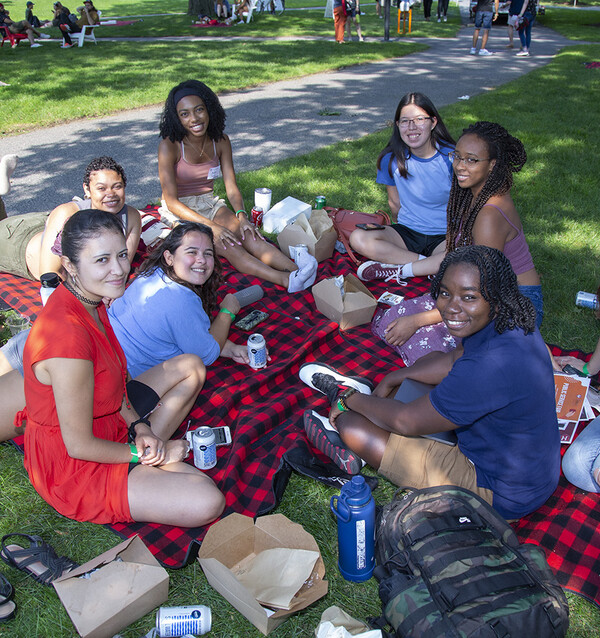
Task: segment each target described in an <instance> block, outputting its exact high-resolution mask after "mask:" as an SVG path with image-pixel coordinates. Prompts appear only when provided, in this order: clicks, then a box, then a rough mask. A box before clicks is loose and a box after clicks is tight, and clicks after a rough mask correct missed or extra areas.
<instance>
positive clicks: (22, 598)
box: [0, 45, 600, 638]
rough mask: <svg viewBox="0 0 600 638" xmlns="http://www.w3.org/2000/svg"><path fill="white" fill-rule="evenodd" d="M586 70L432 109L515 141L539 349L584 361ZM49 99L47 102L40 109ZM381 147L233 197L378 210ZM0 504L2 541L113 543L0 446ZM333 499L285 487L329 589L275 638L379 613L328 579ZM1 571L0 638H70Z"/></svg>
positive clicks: (578, 636)
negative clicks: (538, 287)
mask: <svg viewBox="0 0 600 638" xmlns="http://www.w3.org/2000/svg"><path fill="white" fill-rule="evenodd" d="M98 48H100V47H98ZM90 49H91V50H93V49H92V48H90ZM38 51H39V50H38ZM132 59H133V58H132ZM593 59H600V45H592V46H575V47H569V48H568V49H566V50H564V51H563V52H562V53H561V54H559V55H558V56H557V57H556V59H555V60H554V61H552V62H551V63H550V64H549V65H548V66H546V67H544V68H542V69H539V70H537V71H534V72H532V73H530V74H529V75H527V76H525V77H523V78H521V79H519V80H516V81H514V82H511V83H510V84H507V85H505V86H503V87H501V88H499V89H496V90H494V91H490V92H489V93H485V94H483V95H481V96H478V97H476V98H473V99H471V100H469V101H468V102H461V103H458V104H454V105H451V106H448V107H446V108H444V109H442V114H443V117H444V119H445V121H446V123H447V124H448V126H449V128H450V130H451V132H452V133H453V134H454V135H455V136H458V135H459V134H460V131H461V130H462V128H463V127H464V126H466V125H468V124H470V123H472V122H475V121H477V120H479V119H488V120H492V121H498V122H500V123H502V124H503V125H505V126H506V127H507V128H508V129H509V130H510V132H511V133H513V134H514V135H516V136H518V137H520V138H521V139H522V141H523V142H524V144H525V147H526V149H527V153H528V158H529V159H528V162H527V164H526V166H525V169H524V170H523V171H522V173H520V174H518V175H517V176H516V179H515V187H514V191H513V193H514V198H515V202H516V205H517V208H518V210H519V211H520V213H521V216H522V219H523V224H524V227H525V232H526V235H527V238H528V241H529V244H530V246H531V251H532V254H533V258H534V261H535V263H536V267H537V269H538V271H539V272H540V274H541V276H542V283H543V287H544V294H545V301H546V317H545V319H544V326H543V329H542V333H543V335H544V337H545V339H546V340H547V341H549V342H553V343H559V344H561V345H563V346H565V347H577V348H581V349H583V350H586V351H591V350H592V349H593V347H594V346H595V343H596V341H597V339H598V333H599V331H598V322H597V320H596V319H595V318H594V317H593V315H592V313H591V312H590V311H587V310H582V309H578V308H575V306H574V298H575V294H576V292H577V291H578V290H588V291H591V290H595V289H596V287H597V285H598V282H599V281H600V231H599V226H598V217H597V208H598V201H599V200H600V185H599V181H598V178H597V166H596V162H595V161H594V157H595V154H596V152H597V149H598V148H599V146H600V130H599V129H598V127H597V126H596V125H595V121H596V119H597V113H598V106H597V95H598V91H597V85H598V71H597V70H588V69H586V68H585V67H584V66H583V63H584V62H585V61H588V60H593ZM216 77H217V76H215V79H216ZM57 94H58V95H59V93H57ZM163 94H164V91H163ZM541 96H543V97H542V99H540V97H541ZM99 98H100V95H98V98H97V99H99ZM56 99H57V98H56V97H55V96H51V95H48V97H47V100H48V102H51V101H53V100H56ZM161 99H162V95H161ZM4 112H5V111H4ZM388 136H389V131H382V132H380V133H377V134H374V135H370V136H366V137H364V138H362V139H360V140H358V141H354V142H341V143H339V144H336V145H334V146H331V147H328V148H325V149H320V150H319V151H317V152H314V153H311V154H309V155H305V156H302V157H298V158H294V159H289V160H286V161H284V162H280V163H279V164H276V165H274V166H271V167H268V168H265V169H262V170H260V171H257V172H253V173H244V174H241V175H239V183H240V186H241V189H242V191H243V192H244V194H246V195H247V196H249V194H250V193H251V192H252V190H253V188H254V186H255V185H256V184H258V183H260V184H267V185H269V186H270V187H271V188H272V189H273V196H274V199H275V200H277V199H279V198H282V197H283V196H285V195H288V194H293V195H294V196H296V197H299V198H300V199H306V200H311V199H312V198H313V197H314V195H315V194H316V193H324V194H325V195H326V196H327V199H328V201H329V202H331V203H335V204H336V205H338V206H345V207H349V208H355V209H358V210H367V211H372V210H374V209H376V208H380V207H381V208H385V207H386V201H385V193H384V190H383V189H382V187H380V186H377V185H376V184H375V180H374V177H375V159H376V157H377V154H378V153H379V151H380V150H381V148H382V146H383V145H384V144H385V141H386V140H387V137H388ZM290 184H293V185H294V186H293V191H292V192H291V193H290ZM393 492H394V487H393V486H392V485H391V484H389V483H387V482H386V481H384V480H382V481H381V484H380V488H379V489H378V490H377V491H376V492H375V498H376V501H377V502H378V503H380V504H383V503H385V502H386V501H388V500H389V499H390V498H391V497H392V494H393ZM0 493H1V494H2V512H1V515H0V535H2V534H5V533H8V532H12V531H17V530H19V531H30V532H35V533H39V534H41V535H42V536H43V537H44V538H45V539H46V540H48V541H49V542H51V543H52V544H53V545H54V547H55V548H56V549H57V551H58V552H59V554H63V553H64V554H67V555H69V556H71V557H72V558H73V559H75V560H77V561H79V562H84V561H87V560H89V559H91V558H92V557H94V556H95V555H97V554H99V553H101V552H103V551H105V550H106V549H108V548H110V547H112V546H114V545H115V544H117V542H118V539H117V538H116V537H115V536H114V535H113V534H112V533H111V532H109V531H107V530H106V529H105V528H103V527H101V526H97V525H93V524H84V523H76V522H73V521H69V520H67V519H65V518H63V517H61V516H58V515H57V514H56V513H54V511H53V510H52V509H51V508H50V507H49V506H47V505H46V504H45V503H44V502H43V501H42V499H41V498H39V497H38V496H37V494H36V493H35V492H34V490H33V488H32V487H31V486H30V484H29V481H28V479H27V476H26V473H25V471H24V469H23V466H22V456H21V455H20V454H19V453H18V452H17V451H15V450H14V449H13V448H12V446H10V445H8V444H4V445H1V446H0ZM334 493H335V491H334V490H332V489H329V488H326V487H324V486H322V485H320V484H318V483H316V482H314V481H311V480H309V479H305V478H301V477H298V476H294V477H292V480H291V482H290V484H289V486H288V488H287V490H286V492H285V494H284V497H283V501H282V503H281V505H280V506H279V507H278V509H277V511H278V512H281V513H283V514H285V515H287V516H288V517H289V518H291V519H292V520H294V521H297V522H300V523H302V524H303V525H304V526H305V528H306V529H307V530H308V531H309V532H310V533H311V534H313V535H314V537H315V538H316V540H317V542H318V543H319V546H320V548H321V551H322V553H323V558H324V560H325V566H326V570H327V578H328V580H329V581H330V588H329V594H328V595H327V597H326V598H324V599H322V600H320V601H319V602H318V603H316V604H315V605H313V606H312V607H311V608H310V609H308V610H306V611H305V612H303V613H301V614H300V615H296V616H294V617H292V618H291V619H290V620H288V621H286V623H285V624H284V625H282V626H281V627H280V628H279V629H278V630H277V631H276V632H275V633H274V636H275V637H276V638H296V637H298V638H299V637H308V636H310V635H312V631H313V629H314V627H315V626H316V625H317V623H318V619H319V617H320V614H321V613H322V611H323V610H324V609H325V608H326V607H328V606H330V605H333V604H337V605H340V606H341V607H343V608H344V609H346V611H348V612H349V613H351V614H353V615H355V616H356V617H359V618H365V617H366V616H369V615H377V614H378V613H379V610H380V606H379V599H378V595H377V587H376V583H375V582H374V580H371V581H369V582H367V583H364V584H360V585H359V584H351V583H348V582H346V581H344V580H343V579H342V578H341V577H340V576H339V574H338V571H337V567H336V531H335V522H334V521H333V519H332V517H331V515H330V513H329V505H328V503H329V499H330V497H331V496H332V495H333V494H334ZM2 572H3V573H4V574H6V575H7V576H8V577H9V578H10V580H11V581H12V583H13V584H14V585H15V587H16V591H17V598H16V600H17V603H18V604H19V612H18V615H17V618H16V619H15V620H14V621H12V622H11V623H9V624H7V625H5V626H0V635H2V636H11V637H16V638H21V637H22V638H33V637H38V636H44V638H64V637H67V636H74V635H75V634H74V631H73V629H72V626H71V624H70V621H69V619H68V617H67V615H66V612H65V611H64V609H63V608H62V606H61V604H60V603H59V601H58V599H57V597H56V596H55V594H54V591H53V590H52V589H48V588H44V587H42V586H41V585H37V584H36V583H35V582H33V580H32V579H30V578H27V577H26V576H24V575H22V574H20V573H19V572H16V571H15V570H12V569H9V568H8V567H4V566H2ZM170 575H171V589H170V597H169V604H170V605H181V604H194V603H202V604H206V605H209V606H210V607H211V608H212V612H213V618H215V624H214V630H213V634H212V635H215V636H218V637H219V638H229V637H232V638H233V637H237V636H243V637H244V638H258V637H259V636H260V635H261V634H260V633H259V632H258V631H256V630H255V629H254V628H253V627H251V626H250V625H249V623H248V622H247V621H246V620H245V619H244V618H243V617H242V616H241V615H240V614H239V613H238V612H236V611H235V610H234V609H233V608H232V607H231V606H230V605H229V604H228V603H226V602H225V601H224V600H223V599H222V598H221V597H220V596H219V595H218V594H216V593H215V592H214V591H213V590H212V589H211V588H210V586H209V585H208V584H207V581H206V579H205V578H204V576H203V574H202V572H201V570H200V569H199V566H198V565H197V564H194V565H191V566H188V567H186V568H184V569H182V570H177V571H173V570H172V571H170ZM568 597H569V601H570V606H571V629H570V631H569V638H600V611H599V610H598V608H596V607H595V606H594V605H592V604H590V603H588V602H586V601H585V600H583V599H581V598H579V597H577V596H575V595H571V594H569V595H568ZM153 623H154V614H148V615H147V616H146V617H144V618H143V619H141V620H140V621H139V622H137V623H135V624H134V625H132V626H131V627H130V628H128V629H127V630H126V631H125V632H123V635H124V636H125V638H138V637H139V636H140V635H141V634H143V633H145V632H147V631H148V630H149V629H150V628H151V627H152V626H153Z"/></svg>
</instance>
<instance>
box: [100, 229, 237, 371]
mask: <svg viewBox="0 0 600 638" xmlns="http://www.w3.org/2000/svg"><path fill="white" fill-rule="evenodd" d="M221 281H222V278H221V263H220V261H219V258H218V257H217V256H216V255H215V246H214V241H213V233H212V231H211V229H210V228H209V227H208V226H205V225H204V224H198V223H196V222H182V223H181V224H178V225H177V226H176V227H175V228H174V229H173V230H172V231H171V233H170V234H169V235H167V237H166V238H165V239H164V241H163V242H162V243H161V245H160V246H159V247H158V248H157V249H155V250H154V251H153V252H152V253H151V255H150V257H149V258H148V259H147V260H146V261H145V262H144V264H142V266H141V267H140V270H139V274H138V276H137V277H136V278H135V279H134V281H133V282H132V283H131V285H130V286H129V287H128V288H127V290H126V291H125V294H124V295H123V296H122V297H120V298H119V299H115V301H114V302H113V303H112V304H111V306H110V308H109V310H108V315H109V319H110V323H111V326H112V328H113V330H114V331H115V334H116V335H117V339H118V340H119V343H120V344H121V347H122V348H123V350H124V352H125V356H126V357H127V368H128V370H129V373H130V374H131V375H132V376H134V377H135V376H137V375H138V374H141V373H142V372H144V371H145V370H147V369H148V368H150V367H152V366H154V365H157V364H159V363H160V362H161V361H165V360H166V359H170V358H171V357H175V356H177V355H179V354H184V353H192V354H195V355H197V356H198V357H200V359H202V362H203V363H204V365H205V366H209V365H210V364H211V363H213V362H214V361H215V360H216V359H217V357H219V356H221V357H226V358H231V359H233V360H234V361H237V362H238V363H248V348H247V347H246V345H237V344H234V343H232V342H231V341H229V339H228V335H229V329H230V327H231V324H232V323H233V321H234V320H235V315H236V313H238V312H239V310H240V304H239V302H238V300H237V298H236V297H235V296H234V295H232V294H228V295H226V296H225V298H224V299H223V301H222V302H221V304H220V305H218V304H217V289H218V288H219V286H220V284H221ZM217 309H218V311H217ZM215 311H217V312H216V315H215V314H214V313H215ZM211 316H214V319H213V320H212V321H211V319H210V317H211Z"/></svg>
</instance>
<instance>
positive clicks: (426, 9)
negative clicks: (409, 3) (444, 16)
mask: <svg viewBox="0 0 600 638" xmlns="http://www.w3.org/2000/svg"><path fill="white" fill-rule="evenodd" d="M432 4H433V0H423V15H424V16H425V20H426V21H427V22H429V18H431V5H432Z"/></svg>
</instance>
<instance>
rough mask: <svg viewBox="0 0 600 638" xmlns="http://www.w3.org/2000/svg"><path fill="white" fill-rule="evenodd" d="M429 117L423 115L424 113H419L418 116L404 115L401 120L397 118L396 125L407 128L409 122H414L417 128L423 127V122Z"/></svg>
mask: <svg viewBox="0 0 600 638" xmlns="http://www.w3.org/2000/svg"><path fill="white" fill-rule="evenodd" d="M430 119H431V118H430V117H425V116H424V115H419V116H418V117H411V118H408V117H405V118H402V119H401V120H398V126H399V127H400V128H408V127H409V126H410V125H411V124H414V126H416V127H417V128H423V127H424V126H425V122H427V120H430Z"/></svg>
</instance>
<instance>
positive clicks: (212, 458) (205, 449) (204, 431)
mask: <svg viewBox="0 0 600 638" xmlns="http://www.w3.org/2000/svg"><path fill="white" fill-rule="evenodd" d="M186 438H187V440H188V441H189V444H190V445H191V447H192V450H194V465H195V466H196V467H197V468H198V469H199V470H210V468H211V467H214V466H215V465H216V464H217V444H216V442H215V433H214V432H213V431H212V430H211V428H209V427H206V426H202V427H199V428H197V429H196V430H193V431H192V432H188V433H187V434H186Z"/></svg>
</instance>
